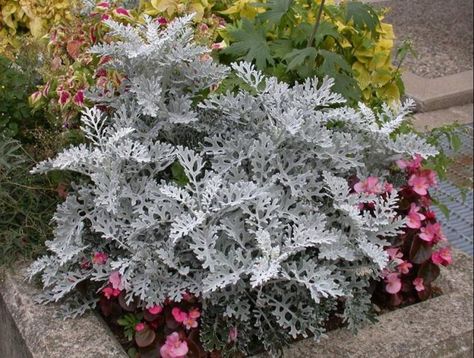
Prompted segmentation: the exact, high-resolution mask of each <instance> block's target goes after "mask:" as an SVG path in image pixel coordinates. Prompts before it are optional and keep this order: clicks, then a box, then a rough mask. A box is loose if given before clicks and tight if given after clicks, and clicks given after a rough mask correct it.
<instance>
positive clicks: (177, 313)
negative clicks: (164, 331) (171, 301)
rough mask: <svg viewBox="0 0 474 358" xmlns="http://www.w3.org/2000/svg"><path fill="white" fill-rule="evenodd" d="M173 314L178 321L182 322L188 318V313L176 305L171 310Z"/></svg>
mask: <svg viewBox="0 0 474 358" xmlns="http://www.w3.org/2000/svg"><path fill="white" fill-rule="evenodd" d="M171 314H172V315H173V318H174V320H175V321H176V322H179V323H182V322H184V320H186V319H187V318H188V314H187V313H186V312H184V311H181V309H180V308H179V307H174V308H173V309H172V310H171Z"/></svg>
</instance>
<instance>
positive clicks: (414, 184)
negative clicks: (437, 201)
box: [408, 174, 430, 196]
mask: <svg viewBox="0 0 474 358" xmlns="http://www.w3.org/2000/svg"><path fill="white" fill-rule="evenodd" d="M408 185H410V187H411V188H412V189H413V191H414V192H415V193H417V194H418V195H421V196H424V195H426V194H428V189H429V188H430V183H429V182H428V180H427V179H426V177H424V176H419V175H417V174H412V175H411V176H410V179H408Z"/></svg>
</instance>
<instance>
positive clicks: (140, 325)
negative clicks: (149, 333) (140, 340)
mask: <svg viewBox="0 0 474 358" xmlns="http://www.w3.org/2000/svg"><path fill="white" fill-rule="evenodd" d="M144 329H145V323H143V322H140V323H137V324H136V325H135V331H136V332H141V331H143V330H144Z"/></svg>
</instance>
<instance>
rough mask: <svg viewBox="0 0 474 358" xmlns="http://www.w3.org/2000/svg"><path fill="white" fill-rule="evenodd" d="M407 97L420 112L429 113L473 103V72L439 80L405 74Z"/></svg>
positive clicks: (409, 73)
mask: <svg viewBox="0 0 474 358" xmlns="http://www.w3.org/2000/svg"><path fill="white" fill-rule="evenodd" d="M403 81H404V83H405V90H406V96H407V97H411V98H413V99H414V100H415V102H416V105H417V108H416V109H417V111H418V112H429V111H435V110H439V109H445V108H449V107H454V106H461V105H464V104H468V103H472V100H473V71H472V70H471V71H465V72H461V73H456V74H454V75H450V76H444V77H438V78H423V77H420V76H417V75H415V74H414V73H411V72H406V73H404V74H403Z"/></svg>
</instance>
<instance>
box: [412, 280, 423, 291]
mask: <svg viewBox="0 0 474 358" xmlns="http://www.w3.org/2000/svg"><path fill="white" fill-rule="evenodd" d="M413 286H415V290H417V291H418V292H420V291H424V290H425V286H424V285H423V277H417V278H415V279H414V280H413Z"/></svg>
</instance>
